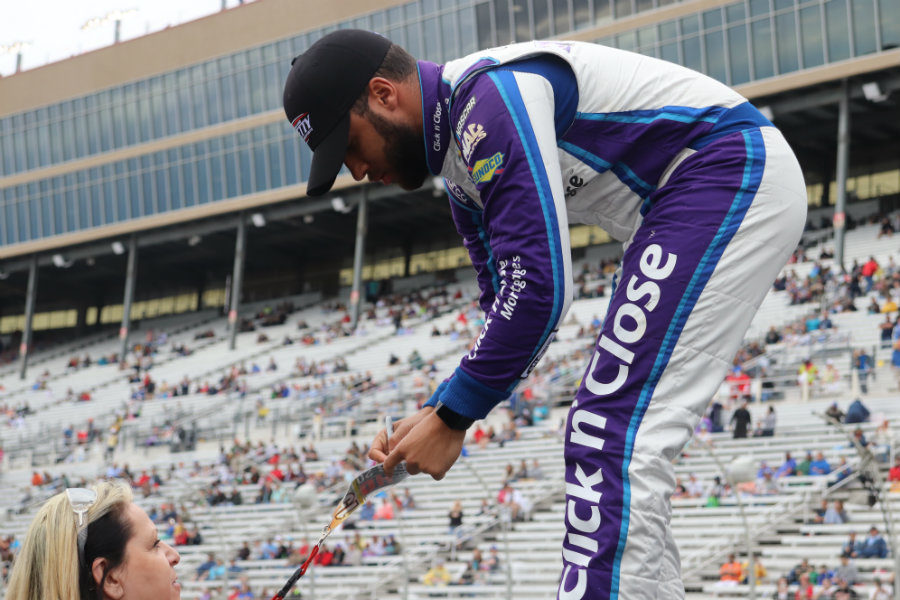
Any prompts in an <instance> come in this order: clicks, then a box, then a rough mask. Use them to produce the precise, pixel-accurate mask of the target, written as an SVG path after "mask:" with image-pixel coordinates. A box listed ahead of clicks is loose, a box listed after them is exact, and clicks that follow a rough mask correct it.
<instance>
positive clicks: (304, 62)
mask: <svg viewBox="0 0 900 600" xmlns="http://www.w3.org/2000/svg"><path fill="white" fill-rule="evenodd" d="M390 47H391V41H390V40H389V39H387V38H385V37H383V36H381V35H378V34H377V33H372V32H371V31H365V30H362V29H341V30H338V31H334V32H332V33H329V34H328V35H326V36H324V37H323V38H321V39H320V40H318V41H316V42H315V43H314V44H313V45H312V46H310V47H309V48H308V49H307V50H306V52H304V53H303V54H301V55H300V56H298V57H296V58H295V59H294V60H293V61H291V72H290V73H289V74H288V77H287V81H286V82H285V84H284V112H285V114H286V115H287V118H288V121H290V122H291V125H292V126H293V127H294V129H296V130H297V132H298V133H299V134H300V135H301V136H303V139H304V140H306V143H307V144H309V147H310V149H312V151H313V159H312V166H311V167H310V170H309V178H308V180H307V182H306V193H307V194H309V195H310V196H320V195H322V194H324V193H325V192H327V191H328V190H330V189H331V186H332V185H334V180H335V178H336V177H337V174H338V171H340V170H341V165H342V164H343V163H344V155H345V154H346V153H347V141H348V138H349V135H350V115H349V112H350V108H351V107H352V106H353V104H354V102H356V99H357V98H359V96H360V94H362V93H363V90H364V89H365V88H366V85H368V83H369V80H370V79H371V78H372V76H373V75H374V74H375V72H376V71H377V70H378V68H379V67H380V66H381V63H382V61H383V60H384V57H385V55H386V54H387V51H388V49H389V48H390Z"/></svg>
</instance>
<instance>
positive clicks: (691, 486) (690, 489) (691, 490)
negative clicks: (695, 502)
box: [685, 473, 705, 498]
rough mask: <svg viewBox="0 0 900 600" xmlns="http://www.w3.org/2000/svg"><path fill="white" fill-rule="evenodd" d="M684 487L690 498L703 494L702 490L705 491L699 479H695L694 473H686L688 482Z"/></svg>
mask: <svg viewBox="0 0 900 600" xmlns="http://www.w3.org/2000/svg"><path fill="white" fill-rule="evenodd" d="M685 487H686V489H687V493H688V496H689V497H690V498H700V497H701V496H703V492H704V491H705V490H704V488H703V483H701V482H700V480H699V479H697V476H696V475H695V474H694V473H691V474H690V475H688V482H687V485H686V486H685Z"/></svg>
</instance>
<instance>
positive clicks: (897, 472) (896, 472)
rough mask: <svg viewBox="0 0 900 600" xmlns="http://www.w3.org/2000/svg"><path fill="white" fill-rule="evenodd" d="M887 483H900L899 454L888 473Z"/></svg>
mask: <svg viewBox="0 0 900 600" xmlns="http://www.w3.org/2000/svg"><path fill="white" fill-rule="evenodd" d="M888 481H900V454H898V455H897V457H896V458H895V459H894V466H893V467H891V470H890V471H888Z"/></svg>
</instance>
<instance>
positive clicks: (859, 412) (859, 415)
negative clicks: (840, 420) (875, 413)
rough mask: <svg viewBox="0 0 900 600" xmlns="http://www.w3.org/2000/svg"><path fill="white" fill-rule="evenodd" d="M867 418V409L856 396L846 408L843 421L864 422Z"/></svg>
mask: <svg viewBox="0 0 900 600" xmlns="http://www.w3.org/2000/svg"><path fill="white" fill-rule="evenodd" d="M868 420H869V409H868V408H866V406H865V405H864V404H863V403H862V401H861V400H860V399H859V398H857V399H856V400H854V401H853V402H852V403H851V404H850V406H849V407H848V408H847V414H846V415H844V423H865V422H866V421H868Z"/></svg>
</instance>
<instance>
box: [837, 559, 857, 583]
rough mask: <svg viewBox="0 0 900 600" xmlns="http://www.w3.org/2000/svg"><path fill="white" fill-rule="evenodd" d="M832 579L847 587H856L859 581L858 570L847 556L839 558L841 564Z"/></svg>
mask: <svg viewBox="0 0 900 600" xmlns="http://www.w3.org/2000/svg"><path fill="white" fill-rule="evenodd" d="M834 578H835V579H836V580H838V581H845V582H847V583H848V584H849V585H856V582H857V581H859V570H858V569H857V568H856V564H855V563H854V562H853V561H851V560H850V557H849V556H841V564H840V565H838V567H837V568H836V569H835V570H834Z"/></svg>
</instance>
